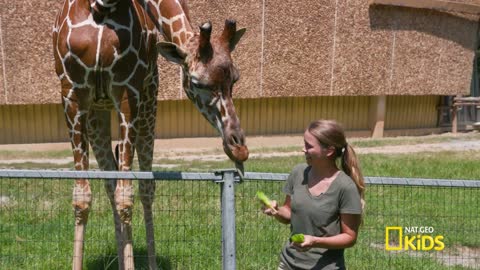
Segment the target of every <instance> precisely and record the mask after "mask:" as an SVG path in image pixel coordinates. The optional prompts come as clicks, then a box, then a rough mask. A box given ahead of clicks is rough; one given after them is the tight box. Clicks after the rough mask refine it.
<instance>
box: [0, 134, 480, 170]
mask: <svg viewBox="0 0 480 270" xmlns="http://www.w3.org/2000/svg"><path fill="white" fill-rule="evenodd" d="M438 139H442V140H443V139H445V141H442V142H434V143H431V141H432V140H438ZM348 140H349V142H353V144H355V142H359V143H361V142H362V141H369V140H370V141H371V139H369V138H349V139H348ZM382 140H389V141H397V140H399V141H401V140H404V141H409V140H414V142H413V143H410V144H408V143H407V144H405V143H402V145H396V144H395V143H392V145H388V144H389V143H386V145H384V146H370V147H356V148H355V150H356V152H357V153H359V154H368V153H379V154H400V153H417V152H439V151H469V150H480V136H475V137H474V138H473V139H472V133H459V134H457V135H453V134H450V133H446V134H441V135H429V136H421V137H398V138H385V139H378V140H375V141H377V142H382ZM247 145H248V147H249V149H250V150H251V151H250V152H251V154H250V157H273V156H292V155H302V154H303V153H302V152H301V150H302V147H303V135H300V134H298V135H284V136H250V137H248V138H247ZM295 147H297V149H298V150H295ZM279 148H288V149H290V150H289V151H285V150H283V151H279V150H280V149H279ZM70 149H71V148H70V144H69V143H43V144H11V145H0V164H14V163H24V162H33V163H37V162H48V163H56V164H64V163H68V162H71V158H70V157H69V158H66V157H59V158H54V159H52V158H50V159H41V160H39V159H38V158H32V159H30V158H28V157H27V158H25V156H23V157H22V158H18V159H14V158H12V157H11V155H10V157H9V158H5V157H2V155H1V152H2V151H13V152H15V151H28V152H44V151H62V150H65V151H70ZM154 155H155V158H167V159H172V158H175V159H184V160H195V159H202V160H222V159H225V158H226V156H225V154H224V153H223V150H222V142H221V139H220V138H180V139H158V140H156V141H155V151H154ZM92 156H93V155H92ZM91 161H92V162H94V160H93V158H91Z"/></svg>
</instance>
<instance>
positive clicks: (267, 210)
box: [262, 200, 278, 216]
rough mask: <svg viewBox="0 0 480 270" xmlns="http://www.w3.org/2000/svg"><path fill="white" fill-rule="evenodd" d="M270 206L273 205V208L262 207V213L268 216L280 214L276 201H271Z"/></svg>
mask: <svg viewBox="0 0 480 270" xmlns="http://www.w3.org/2000/svg"><path fill="white" fill-rule="evenodd" d="M270 204H271V205H272V208H273V209H272V208H270V207H266V206H265V205H262V212H263V213H264V214H265V215H267V216H275V215H277V214H278V203H277V201H275V200H271V201H270Z"/></svg>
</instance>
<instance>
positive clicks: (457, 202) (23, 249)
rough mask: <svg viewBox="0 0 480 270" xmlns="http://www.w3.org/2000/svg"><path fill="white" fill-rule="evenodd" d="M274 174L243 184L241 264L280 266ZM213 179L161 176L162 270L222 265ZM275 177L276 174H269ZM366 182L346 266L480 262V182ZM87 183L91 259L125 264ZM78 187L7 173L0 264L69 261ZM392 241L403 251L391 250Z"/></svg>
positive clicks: (139, 236)
mask: <svg viewBox="0 0 480 270" xmlns="http://www.w3.org/2000/svg"><path fill="white" fill-rule="evenodd" d="M269 175H270V176H271V177H268V175H267V177H263V178H265V179H263V180H261V179H260V178H262V177H260V178H259V177H252V178H255V180H248V181H244V182H242V183H241V184H237V185H236V193H235V194H236V195H235V197H236V201H235V207H236V259H237V269H276V268H277V265H278V255H279V253H280V249H281V247H282V245H283V244H284V243H285V242H286V241H287V239H288V237H289V226H288V225H282V224H280V223H278V222H276V221H275V220H274V219H272V218H270V217H267V216H265V215H263V214H262V213H261V212H260V205H259V203H258V201H257V200H256V198H255V193H256V191H258V190H261V191H263V192H265V193H266V194H267V195H268V196H269V197H270V198H272V199H276V200H278V201H283V199H284V196H285V195H284V194H282V192H281V190H282V187H283V185H284V182H283V180H282V179H285V175H280V174H269ZM247 176H248V174H247ZM139 178H141V177H139ZM172 178H173V176H172ZM186 178H188V177H186ZM207 178H209V177H205V180H201V181H198V180H171V179H170V180H168V181H162V180H160V181H157V189H156V190H157V191H156V194H155V202H154V220H155V237H156V238H155V245H156V252H157V262H158V264H159V266H160V268H161V269H221V268H222V243H221V240H222V238H221V234H222V232H221V219H220V216H221V205H220V201H221V200H220V188H219V185H218V184H216V183H214V182H213V181H207ZM212 178H214V177H212ZM271 178H274V179H276V180H274V181H271V180H267V179H271ZM66 180H67V181H66ZM367 180H368V183H369V184H368V186H367V193H366V203H367V205H366V208H365V215H364V221H363V224H362V226H361V228H360V234H359V238H358V240H357V244H356V245H355V246H354V247H353V248H350V249H347V251H346V262H347V266H348V267H349V269H479V268H480V211H479V210H478V209H479V208H480V181H424V180H415V179H410V180H406V179H396V180H395V179H394V180H393V181H392V179H386V178H369V179H367ZM90 182H91V186H92V193H93V198H94V199H93V204H92V210H91V213H90V218H89V222H88V225H87V232H86V236H85V255H84V266H85V268H86V269H118V262H117V252H116V241H115V233H114V226H113V216H112V209H111V206H110V203H109V201H108V198H107V196H106V194H105V191H104V188H103V182H104V181H101V180H98V179H92V180H91V181H90ZM137 184H138V183H135V185H137ZM72 186H73V184H72V181H68V179H50V178H48V179H41V178H29V179H27V178H8V177H3V178H0V269H67V268H70V265H71V257H72V249H73V225H74V218H73V212H72V206H71V200H72ZM137 190H138V189H137ZM135 199H136V200H135V206H134V217H133V237H134V255H135V265H136V269H147V251H146V240H145V227H144V224H143V217H142V207H141V203H140V200H139V198H138V197H136V198H135ZM387 227H395V228H398V227H399V228H401V233H402V235H401V236H400V232H399V231H398V230H397V231H395V230H391V231H390V235H389V240H388V242H386V236H387V235H386V230H387ZM415 227H416V228H417V229H416V231H415ZM422 228H423V232H420V230H421V229H422ZM432 230H433V231H432ZM424 236H429V237H432V239H434V241H433V242H431V241H430V240H429V238H425V237H424ZM439 236H441V237H443V238H441V239H440V238H437V237H439ZM405 237H408V239H405ZM422 237H424V238H425V240H424V239H423V238H422ZM435 239H436V240H437V242H435ZM422 241H423V242H422ZM440 242H441V243H442V244H443V248H442V249H441V250H435V248H436V249H440V248H441V246H442V245H441V244H440ZM387 246H388V247H390V248H393V249H399V250H386V247H387ZM399 247H401V248H399ZM413 247H414V248H415V249H416V250H413Z"/></svg>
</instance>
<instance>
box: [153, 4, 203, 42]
mask: <svg viewBox="0 0 480 270" xmlns="http://www.w3.org/2000/svg"><path fill="white" fill-rule="evenodd" d="M150 1H152V0H150ZM157 1H158V0H157ZM157 12H158V14H160V15H159V18H158V23H159V26H160V27H161V31H162V33H163V36H164V37H165V39H166V40H168V41H170V42H173V43H175V44H177V45H178V46H180V47H183V46H184V45H185V43H186V42H187V41H188V40H189V39H190V38H191V37H193V36H194V33H193V31H192V26H191V25H190V19H189V16H188V7H187V5H186V3H185V2H184V1H183V0H160V1H158V2H157Z"/></svg>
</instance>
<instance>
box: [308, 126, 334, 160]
mask: <svg viewBox="0 0 480 270" xmlns="http://www.w3.org/2000/svg"><path fill="white" fill-rule="evenodd" d="M303 140H304V143H305V146H304V147H303V152H304V153H305V160H306V161H307V164H308V165H310V166H311V165H312V164H314V163H318V162H322V161H324V160H328V149H327V148H325V147H323V146H322V145H321V144H320V143H319V142H318V140H317V138H315V136H313V135H312V134H311V133H310V132H309V131H308V130H307V131H305V134H304V135H303Z"/></svg>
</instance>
